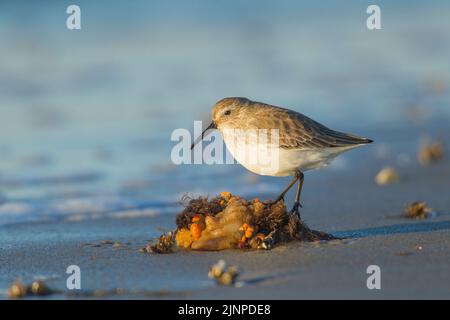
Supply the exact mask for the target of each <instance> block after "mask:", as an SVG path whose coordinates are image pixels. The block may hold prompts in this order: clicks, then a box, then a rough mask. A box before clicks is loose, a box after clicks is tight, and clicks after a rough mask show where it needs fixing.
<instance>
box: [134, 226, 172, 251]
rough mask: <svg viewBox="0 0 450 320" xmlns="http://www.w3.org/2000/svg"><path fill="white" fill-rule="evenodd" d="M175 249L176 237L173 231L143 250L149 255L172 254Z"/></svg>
mask: <svg viewBox="0 0 450 320" xmlns="http://www.w3.org/2000/svg"><path fill="white" fill-rule="evenodd" d="M174 247H175V236H174V233H173V232H172V231H169V232H168V233H167V234H165V233H164V234H162V235H161V236H160V237H159V238H158V239H157V240H156V241H155V242H153V243H149V244H148V245H147V246H146V247H145V248H143V249H141V250H142V251H144V252H147V253H172V252H173V250H174Z"/></svg>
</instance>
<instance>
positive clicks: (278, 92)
mask: <svg viewBox="0 0 450 320" xmlns="http://www.w3.org/2000/svg"><path fill="white" fill-rule="evenodd" d="M78 4H79V5H80V6H81V8H82V30H81V31H68V30H67V29H66V28H65V19H66V14H65V8H64V6H60V5H56V4H54V3H52V2H39V3H29V2H25V1H22V2H21V1H14V2H13V1H10V2H2V4H1V5H0V9H1V10H0V42H1V44H2V45H1V49H0V52H1V56H2V59H0V225H2V224H10V223H17V222H29V221H47V220H54V219H85V218H98V217H104V216H113V217H114V216H118V217H124V216H130V217H135V216H142V215H144V216H146V215H155V214H161V213H165V212H173V211H174V210H177V209H178V208H179V204H177V202H178V200H179V199H180V197H181V195H182V194H184V193H185V192H190V193H193V194H214V193H216V192H218V191H221V190H232V191H233V192H234V193H237V194H241V195H244V196H254V195H262V196H271V195H273V194H275V193H277V192H278V191H279V189H280V187H281V185H282V184H284V183H285V181H284V180H283V179H273V178H259V177H255V176H253V175H251V174H248V173H246V171H245V170H243V169H242V168H240V167H238V166H235V165H226V166H207V165H203V166H182V167H177V166H174V165H173V164H172V163H171V161H170V150H171V148H172V147H173V146H174V144H175V143H174V142H172V141H170V134H171V132H172V131H173V130H174V129H176V128H180V127H181V128H187V129H189V130H192V127H193V121H194V120H200V119H207V118H208V116H209V110H210V107H211V105H212V104H213V103H214V102H215V101H217V100H219V99H220V98H223V97H225V96H247V97H249V98H251V99H254V100H260V101H265V102H269V103H273V104H277V105H282V106H287V107H291V108H293V109H295V110H297V111H300V112H302V113H305V114H306V115H308V116H310V117H312V118H314V119H317V120H319V121H321V122H323V123H324V124H326V125H329V126H330V127H332V128H335V129H337V130H341V131H348V132H354V133H358V134H361V135H364V136H368V137H371V138H373V139H374V140H375V141H376V142H377V144H376V145H374V146H370V148H371V149H368V150H365V151H362V150H358V151H355V152H354V154H349V155H348V156H347V155H346V156H343V157H342V158H340V159H338V160H337V161H336V163H335V164H334V165H333V166H331V167H330V168H328V169H327V170H328V171H323V172H321V173H317V175H316V176H315V177H317V179H319V180H320V179H323V181H327V177H328V175H331V173H330V171H346V170H347V171H348V170H350V169H351V168H355V167H364V166H378V165H381V164H383V163H388V164H389V163H391V164H392V163H394V164H398V163H405V162H411V161H414V159H415V152H416V148H417V146H418V144H419V143H420V142H421V141H422V139H424V137H427V136H434V137H443V138H445V137H448V136H449V132H448V128H447V127H448V120H449V117H450V107H449V102H450V94H449V83H450V79H449V75H448V70H450V60H449V59H448V57H449V53H450V41H449V40H450V33H449V32H448V30H450V19H449V18H450V5H449V4H448V2H446V1H433V6H426V5H425V4H421V2H419V1H413V2H411V1H396V2H395V4H393V3H390V2H388V1H379V5H380V6H381V8H382V23H383V29H382V30H379V31H368V30H367V29H366V27H365V19H366V14H365V9H366V4H365V3H362V2H360V1H352V2H346V4H345V5H343V4H340V6H339V7H336V6H335V4H334V3H333V2H331V1H330V2H321V4H316V3H315V2H314V1H309V2H306V3H305V2H302V3H300V2H298V1H283V2H282V3H277V4H275V3H274V2H271V1H257V2H256V1H249V2H245V3H241V2H238V1H227V2H220V4H216V3H214V4H213V3H211V2H209V1H196V2H189V4H187V3H185V2H183V1H175V2H174V1H171V2H170V4H168V3H167V2H166V1H152V2H147V1H133V4H129V3H128V2H125V1H116V2H114V4H111V3H109V2H107V1H95V3H93V2H92V1H78ZM106 7H107V9H108V10H105V8H106ZM366 158H370V159H373V160H370V161H367V160H365V159H366Z"/></svg>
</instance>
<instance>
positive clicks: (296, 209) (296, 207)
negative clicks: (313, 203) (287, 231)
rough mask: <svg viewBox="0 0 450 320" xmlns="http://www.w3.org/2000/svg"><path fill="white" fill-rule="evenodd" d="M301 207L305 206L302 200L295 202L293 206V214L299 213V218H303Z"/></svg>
mask: <svg viewBox="0 0 450 320" xmlns="http://www.w3.org/2000/svg"><path fill="white" fill-rule="evenodd" d="M300 208H303V206H302V205H301V204H300V202H295V203H294V206H293V207H292V210H291V214H295V215H297V217H298V219H299V220H301V218H300Z"/></svg>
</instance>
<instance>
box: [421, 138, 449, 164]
mask: <svg viewBox="0 0 450 320" xmlns="http://www.w3.org/2000/svg"><path fill="white" fill-rule="evenodd" d="M443 157H444V147H443V146H442V143H441V142H439V141H436V142H433V143H429V144H426V145H424V146H423V147H422V148H421V149H420V150H419V153H418V154H417V158H418V160H419V162H420V164H421V165H423V166H426V165H429V164H431V163H432V162H436V161H438V160H440V159H442V158H443Z"/></svg>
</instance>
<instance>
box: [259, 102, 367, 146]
mask: <svg viewBox="0 0 450 320" xmlns="http://www.w3.org/2000/svg"><path fill="white" fill-rule="evenodd" d="M265 114H266V117H265V120H266V121H264V122H265V123H264V125H263V126H264V127H265V128H266V129H271V128H273V129H279V143H280V147H281V148H284V149H316V148H334V147H350V146H353V145H359V144H366V143H370V142H372V140H370V139H366V138H361V137H358V136H355V135H351V134H347V133H342V132H338V131H334V130H331V129H329V128H327V127H325V126H324V125H322V124H320V123H318V122H316V121H314V120H312V119H310V118H308V117H306V116H305V115H303V114H301V113H298V112H295V111H292V110H288V109H283V108H277V109H275V110H274V109H272V110H271V112H270V113H267V112H266V113H265ZM259 126H261V124H259Z"/></svg>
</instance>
